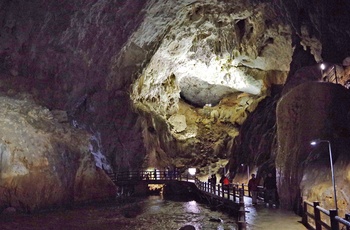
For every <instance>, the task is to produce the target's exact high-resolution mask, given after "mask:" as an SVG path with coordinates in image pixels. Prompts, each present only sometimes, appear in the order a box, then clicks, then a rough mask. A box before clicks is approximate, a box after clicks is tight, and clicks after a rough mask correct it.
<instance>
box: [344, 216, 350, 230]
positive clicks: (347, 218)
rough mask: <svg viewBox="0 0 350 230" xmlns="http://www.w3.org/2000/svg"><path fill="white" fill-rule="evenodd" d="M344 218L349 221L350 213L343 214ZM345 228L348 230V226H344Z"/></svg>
mask: <svg viewBox="0 0 350 230" xmlns="http://www.w3.org/2000/svg"><path fill="white" fill-rule="evenodd" d="M345 220H347V221H350V214H348V213H347V214H345ZM346 230H350V226H346Z"/></svg>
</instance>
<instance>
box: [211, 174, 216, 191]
mask: <svg viewBox="0 0 350 230" xmlns="http://www.w3.org/2000/svg"><path fill="white" fill-rule="evenodd" d="M210 183H211V189H212V191H214V193H215V190H216V175H215V174H212V175H211V178H210Z"/></svg>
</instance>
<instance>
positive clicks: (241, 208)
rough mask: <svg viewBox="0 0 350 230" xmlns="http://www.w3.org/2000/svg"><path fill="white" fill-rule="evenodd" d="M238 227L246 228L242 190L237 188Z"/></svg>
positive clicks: (240, 229) (243, 229)
mask: <svg viewBox="0 0 350 230" xmlns="http://www.w3.org/2000/svg"><path fill="white" fill-rule="evenodd" d="M238 229H239V230H245V229H246V221H245V207H244V190H243V189H239V220H238Z"/></svg>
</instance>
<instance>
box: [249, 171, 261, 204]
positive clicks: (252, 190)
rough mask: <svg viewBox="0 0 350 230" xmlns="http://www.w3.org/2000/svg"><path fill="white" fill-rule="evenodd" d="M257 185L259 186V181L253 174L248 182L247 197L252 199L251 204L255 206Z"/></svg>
mask: <svg viewBox="0 0 350 230" xmlns="http://www.w3.org/2000/svg"><path fill="white" fill-rule="evenodd" d="M258 185H259V180H258V179H257V178H256V177H255V174H254V173H253V174H252V177H251V178H250V180H249V182H248V190H249V195H250V196H251V197H252V204H253V205H256V204H257V203H258V202H257V199H258Z"/></svg>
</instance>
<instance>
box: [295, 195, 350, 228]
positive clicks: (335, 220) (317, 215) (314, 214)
mask: <svg viewBox="0 0 350 230" xmlns="http://www.w3.org/2000/svg"><path fill="white" fill-rule="evenodd" d="M303 205H304V207H303V208H304V214H303V218H302V222H303V224H304V225H305V226H306V227H308V229H314V230H321V229H329V230H339V229H342V230H345V229H346V230H350V214H346V215H345V218H341V217H339V216H338V210H335V209H331V210H326V209H324V208H322V207H321V206H320V202H317V201H315V202H313V203H311V202H309V201H304V204H303ZM309 208H311V209H312V210H310V209H309ZM326 221H328V222H329V224H328V223H327V222H326ZM340 227H341V228H340Z"/></svg>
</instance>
